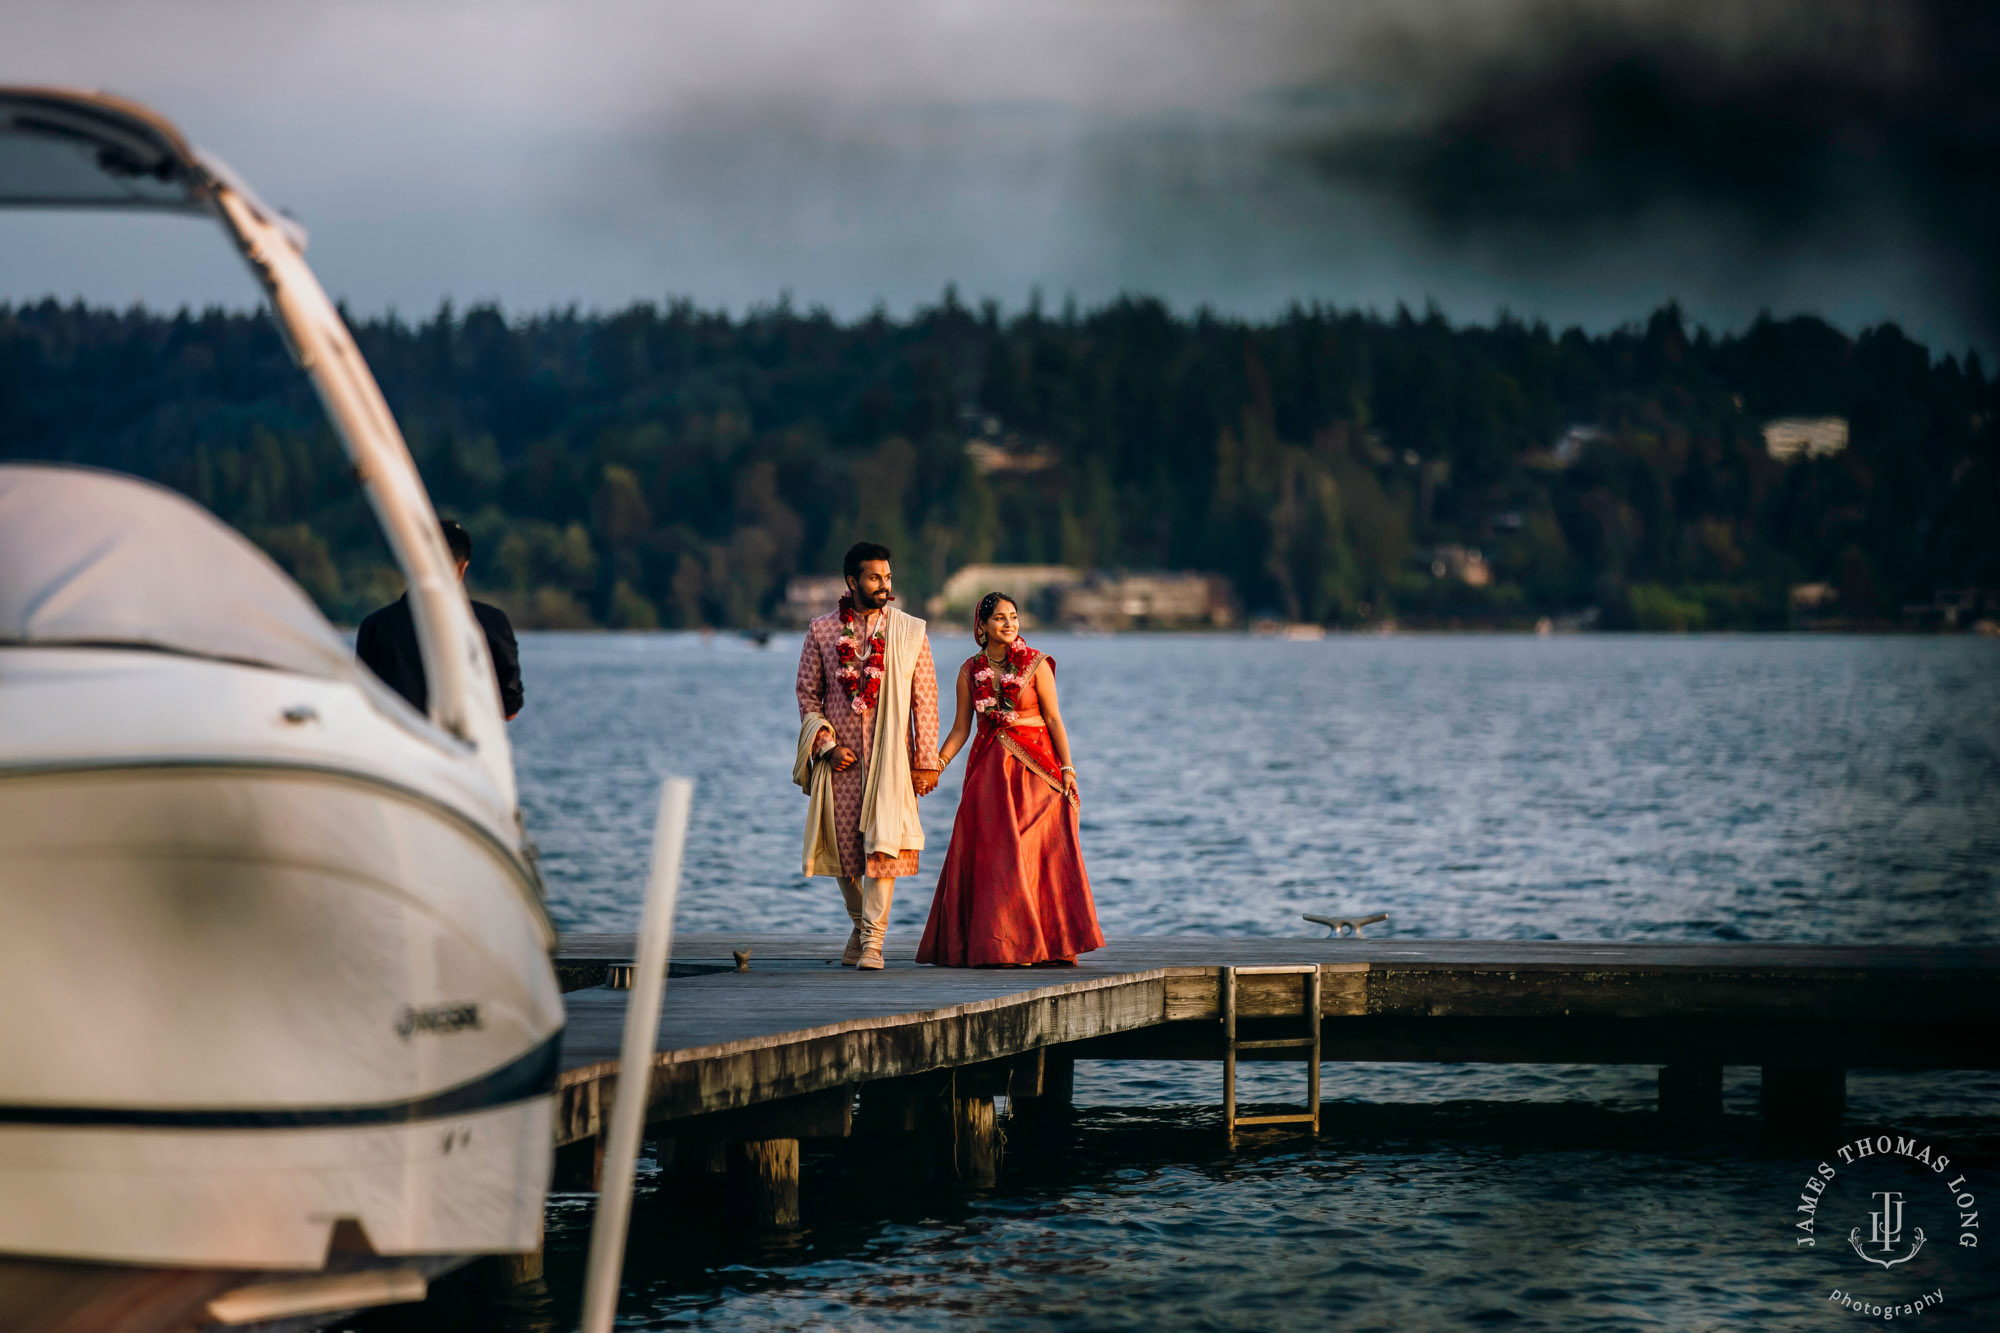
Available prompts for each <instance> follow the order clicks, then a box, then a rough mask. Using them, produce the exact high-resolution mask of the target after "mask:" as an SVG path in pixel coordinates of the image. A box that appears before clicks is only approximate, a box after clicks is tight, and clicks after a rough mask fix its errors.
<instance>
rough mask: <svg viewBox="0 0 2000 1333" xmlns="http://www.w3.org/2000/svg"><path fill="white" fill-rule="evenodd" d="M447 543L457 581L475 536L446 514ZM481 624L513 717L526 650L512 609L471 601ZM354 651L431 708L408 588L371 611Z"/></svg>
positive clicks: (504, 706)
mask: <svg viewBox="0 0 2000 1333" xmlns="http://www.w3.org/2000/svg"><path fill="white" fill-rule="evenodd" d="M441 526H442V527H443V528H444V540H445V545H447V546H449V547H451V558H452V559H453V560H455V561H457V562H458V580H459V582H461V583H463V582H464V581H465V570H466V567H467V566H468V565H470V564H471V563H472V536H471V534H469V533H468V532H466V530H465V529H464V528H461V527H460V526H459V525H458V524H456V523H454V522H452V521H451V520H450V519H446V520H445V521H444V522H443V524H442V525H441ZM472 614H473V615H474V616H475V617H477V618H478V620H479V628H481V629H483V630H485V631H486V651H487V652H489V653H491V654H492V655H493V675H494V678H495V680H496V681H497V682H498V684H499V686H500V711H501V712H502V713H505V714H506V715H507V720H508V721H509V722H512V721H513V720H514V719H515V717H517V716H518V715H519V714H520V712H521V701H522V694H521V650H520V649H519V648H518V647H517V646H516V645H515V643H514V627H513V626H512V625H511V624H509V623H508V622H507V613H506V612H505V611H502V610H501V609H500V608H499V607H497V606H488V605H487V604H486V603H484V602H474V603H473V604H472ZM354 655H355V656H356V657H358V658H360V659H361V661H362V662H363V663H364V664H365V665H366V666H367V667H368V669H369V670H370V671H373V672H374V673H375V674H376V675H378V676H380V677H381V678H382V681H383V683H384V684H386V685H387V686H389V688H391V689H393V690H394V691H395V692H396V693H398V694H400V695H402V696H403V697H404V698H405V699H408V700H409V701H410V706H411V707H412V708H415V709H416V710H417V711H418V712H419V713H422V712H427V711H429V704H430V697H431V692H430V686H429V685H428V684H427V683H426V682H425V680H424V657H423V653H422V652H421V651H420V650H419V649H418V647H417V623H416V621H414V620H412V619H411V618H410V595H409V594H408V593H404V594H403V595H402V596H401V597H399V598H397V599H396V600H395V601H393V602H391V603H389V605H387V606H385V607H383V608H382V609H381V610H379V611H373V612H370V613H369V615H368V617H367V619H365V620H363V621H362V622H361V632H360V633H359V634H357V635H355V636H354Z"/></svg>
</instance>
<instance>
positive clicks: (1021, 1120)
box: [1007, 1046, 1076, 1134]
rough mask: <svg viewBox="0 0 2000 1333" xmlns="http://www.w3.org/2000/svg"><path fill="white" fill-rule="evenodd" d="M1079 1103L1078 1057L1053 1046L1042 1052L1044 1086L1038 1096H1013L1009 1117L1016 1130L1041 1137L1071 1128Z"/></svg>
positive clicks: (1008, 1108)
mask: <svg viewBox="0 0 2000 1333" xmlns="http://www.w3.org/2000/svg"><path fill="white" fill-rule="evenodd" d="M1075 1101H1076V1057H1075V1056H1074V1055H1071V1054H1070V1053H1069V1051H1068V1049H1067V1048H1065V1047H1062V1046H1051V1047H1048V1048H1047V1049H1046V1050H1044V1051H1043V1052H1042V1085H1041V1087H1040V1088H1039V1089H1038V1090H1037V1091H1036V1095H1035V1096H1033V1097H1024V1096H1021V1095H1019V1094H1016V1095H1014V1096H1010V1097H1009V1098H1008V1099H1007V1113H1008V1117H1009V1121H1010V1124H1011V1125H1012V1127H1013V1129H1014V1130H1016V1131H1019V1132H1020V1133H1023V1134H1035V1133H1041V1132H1044V1131H1047V1130H1052V1129H1056V1128H1058V1127H1060V1126H1062V1125H1064V1124H1067V1123H1068V1121H1069V1118H1070V1112H1071V1110H1072V1109H1073V1106H1074V1103H1075Z"/></svg>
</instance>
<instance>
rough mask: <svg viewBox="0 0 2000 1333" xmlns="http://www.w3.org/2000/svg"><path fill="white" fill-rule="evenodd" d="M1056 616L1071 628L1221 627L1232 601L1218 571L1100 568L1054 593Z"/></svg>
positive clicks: (1231, 617) (1230, 618)
mask: <svg viewBox="0 0 2000 1333" xmlns="http://www.w3.org/2000/svg"><path fill="white" fill-rule="evenodd" d="M1055 618H1056V620H1057V621H1058V622H1059V623H1060V624H1062V625H1064V626H1065V627H1067V628H1070V629H1094V630H1103V631H1116V630H1127V629H1225V628H1227V627H1228V626H1230V625H1233V624H1235V623H1236V605H1235V600H1234V598H1233V597H1232V596H1231V593H1230V587H1229V580H1227V579H1225V578H1223V577H1222V576H1221V575H1219V574H1198V573H1189V572H1184V571H1180V570H1161V571H1156V572H1151V573H1132V574H1103V573H1098V574H1092V575H1091V576H1090V577H1089V578H1087V579H1085V580H1084V581H1083V582H1082V583H1079V584H1076V585H1074V586H1072V587H1067V588H1063V589H1060V590H1059V591H1058V592H1057V594H1056V607H1055Z"/></svg>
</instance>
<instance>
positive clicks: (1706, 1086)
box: [1660, 1064, 1722, 1133]
mask: <svg viewBox="0 0 2000 1333" xmlns="http://www.w3.org/2000/svg"><path fill="white" fill-rule="evenodd" d="M1721 1119H1722V1066H1721V1065H1706V1064H1704V1065H1695V1064H1685V1065H1661V1066H1660V1124H1661V1126H1662V1127H1663V1128H1665V1129H1667V1130H1669V1131H1670V1132H1676V1133H1688V1132H1692V1131H1695V1130H1701V1129H1707V1128H1710V1127H1712V1126H1714V1125H1715V1124H1717V1123H1718V1122H1720V1121H1721Z"/></svg>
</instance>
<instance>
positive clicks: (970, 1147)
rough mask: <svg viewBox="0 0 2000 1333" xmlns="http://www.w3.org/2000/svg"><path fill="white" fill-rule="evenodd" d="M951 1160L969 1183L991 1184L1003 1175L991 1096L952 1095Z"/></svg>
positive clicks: (976, 1185)
mask: <svg viewBox="0 0 2000 1333" xmlns="http://www.w3.org/2000/svg"><path fill="white" fill-rule="evenodd" d="M951 1147H952V1164H953V1166H954V1168H955V1169H956V1171H957V1174H958V1178H959V1179H960V1180H962V1181H964V1182H965V1183H966V1184H968V1185H972V1186H975V1187H978V1188H988V1187H991V1186H992V1185H994V1184H995V1183H996V1182H998V1180H999V1179H1000V1134H999V1126H998V1125H997V1124H996V1123H995V1121H994V1118H993V1099H992V1098H991V1097H954V1098H952V1099H951Z"/></svg>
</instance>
